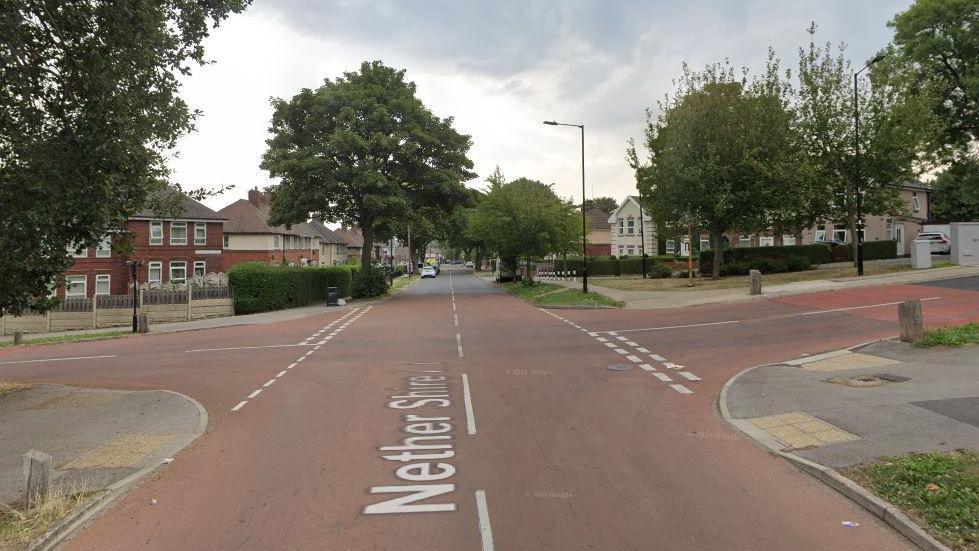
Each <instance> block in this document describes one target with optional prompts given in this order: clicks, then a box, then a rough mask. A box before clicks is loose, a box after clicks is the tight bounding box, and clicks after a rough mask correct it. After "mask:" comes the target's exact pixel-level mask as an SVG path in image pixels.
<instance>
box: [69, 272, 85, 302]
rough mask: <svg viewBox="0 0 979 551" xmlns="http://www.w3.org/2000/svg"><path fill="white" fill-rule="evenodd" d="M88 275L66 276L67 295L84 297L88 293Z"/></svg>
mask: <svg viewBox="0 0 979 551" xmlns="http://www.w3.org/2000/svg"><path fill="white" fill-rule="evenodd" d="M87 286H88V276H83V275H71V276H68V277H66V278H65V297H84V296H87V295H88V292H87V291H88V289H87Z"/></svg>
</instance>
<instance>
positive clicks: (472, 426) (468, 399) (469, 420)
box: [462, 373, 476, 434]
mask: <svg viewBox="0 0 979 551" xmlns="http://www.w3.org/2000/svg"><path fill="white" fill-rule="evenodd" d="M462 398H463V401H465V403H466V431H467V432H469V434H476V414H475V413H473V401H472V395H471V394H470V393H469V375H466V374H465V373H463V374H462Z"/></svg>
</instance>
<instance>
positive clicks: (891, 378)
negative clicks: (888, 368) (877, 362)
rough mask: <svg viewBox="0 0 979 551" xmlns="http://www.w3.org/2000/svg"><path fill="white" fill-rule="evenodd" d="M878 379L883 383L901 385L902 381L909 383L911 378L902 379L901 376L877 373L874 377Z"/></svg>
mask: <svg viewBox="0 0 979 551" xmlns="http://www.w3.org/2000/svg"><path fill="white" fill-rule="evenodd" d="M874 377H877V378H878V379H881V380H883V381H889V382H891V383H903V382H904V381H910V380H911V377H902V376H901V375H891V374H890V373H878V374H877V375H874Z"/></svg>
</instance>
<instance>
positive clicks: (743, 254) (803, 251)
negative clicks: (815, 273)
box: [700, 243, 830, 274]
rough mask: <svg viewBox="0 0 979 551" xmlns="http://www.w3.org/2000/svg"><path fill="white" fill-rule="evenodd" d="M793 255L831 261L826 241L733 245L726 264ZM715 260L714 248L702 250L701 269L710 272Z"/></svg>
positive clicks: (824, 262) (780, 258)
mask: <svg viewBox="0 0 979 551" xmlns="http://www.w3.org/2000/svg"><path fill="white" fill-rule="evenodd" d="M793 257H805V258H807V259H808V260H809V264H826V263H827V262H829V261H830V249H829V245H828V244H826V243H812V244H811V245H783V246H780V247H732V248H730V249H727V250H725V251H724V263H725V264H747V263H749V261H751V260H755V259H762V258H765V259H779V260H787V259H790V258H793ZM713 261H714V251H713V249H708V250H706V251H700V271H701V273H705V274H706V273H710V271H711V269H712V268H711V264H712V262H713Z"/></svg>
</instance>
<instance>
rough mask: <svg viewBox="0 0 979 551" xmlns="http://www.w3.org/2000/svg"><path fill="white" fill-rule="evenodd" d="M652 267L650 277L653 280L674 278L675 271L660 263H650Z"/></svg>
mask: <svg viewBox="0 0 979 551" xmlns="http://www.w3.org/2000/svg"><path fill="white" fill-rule="evenodd" d="M650 264H651V266H650V268H649V272H648V274H649V277H651V278H653V279H663V278H667V277H672V276H673V270H671V269H670V267H669V266H667V265H665V264H661V263H659V262H650Z"/></svg>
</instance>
